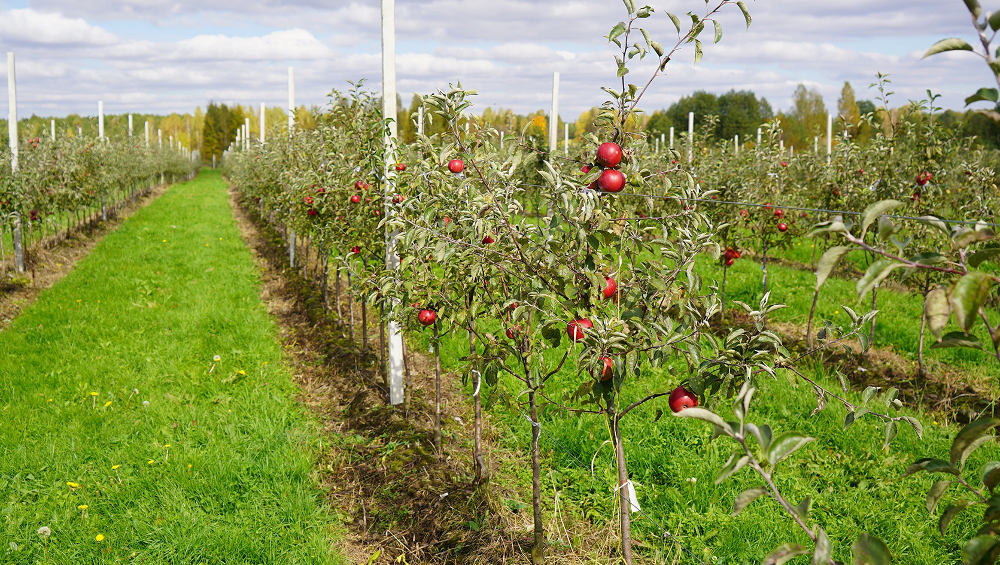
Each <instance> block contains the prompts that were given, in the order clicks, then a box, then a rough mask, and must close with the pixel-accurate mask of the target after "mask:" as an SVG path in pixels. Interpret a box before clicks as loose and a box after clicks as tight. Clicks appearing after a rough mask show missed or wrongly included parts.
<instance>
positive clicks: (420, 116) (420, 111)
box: [417, 104, 424, 135]
mask: <svg viewBox="0 0 1000 565" xmlns="http://www.w3.org/2000/svg"><path fill="white" fill-rule="evenodd" d="M417 133H419V134H420V135H423V134H424V105H423V104H420V106H418V107H417Z"/></svg>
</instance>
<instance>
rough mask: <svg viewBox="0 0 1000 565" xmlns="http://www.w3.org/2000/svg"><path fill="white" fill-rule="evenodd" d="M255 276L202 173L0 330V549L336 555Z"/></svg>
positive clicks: (288, 557)
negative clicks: (44, 530)
mask: <svg viewBox="0 0 1000 565" xmlns="http://www.w3.org/2000/svg"><path fill="white" fill-rule="evenodd" d="M258 287H259V281H258V275H257V272H256V270H255V267H254V264H253V261H252V256H251V254H250V251H249V250H248V249H247V248H246V246H245V245H244V243H243V241H242V240H241V239H240V236H239V233H238V231H237V229H236V225H235V223H234V221H233V219H232V215H231V212H230V209H229V205H228V196H227V194H226V190H225V185H224V184H223V182H222V180H221V178H220V177H219V175H218V174H217V173H214V172H204V173H202V174H201V175H200V176H199V177H198V178H197V179H196V180H194V181H192V182H189V183H184V184H180V185H178V186H175V187H173V188H171V189H170V190H169V191H168V192H167V193H166V194H164V195H163V196H162V197H160V198H159V199H158V200H157V201H155V202H153V203H152V204H151V205H150V206H149V207H147V208H145V209H143V210H140V211H139V212H138V213H136V215H135V216H134V217H132V218H131V219H129V220H128V221H126V222H125V223H124V224H123V225H122V226H121V227H120V228H119V229H118V230H116V231H115V232H113V233H111V234H109V235H108V236H107V238H106V239H105V240H104V241H103V242H102V243H101V244H100V245H99V246H98V247H97V248H96V249H95V250H94V251H93V252H92V253H91V254H90V255H89V256H88V257H87V258H86V259H84V260H83V261H81V262H80V264H79V265H78V266H77V267H76V269H75V270H74V271H73V272H71V273H70V274H69V275H68V276H67V277H66V278H65V279H64V280H62V281H61V282H60V283H58V284H57V285H55V286H54V287H52V288H51V289H49V290H47V291H45V292H44V293H42V295H41V297H40V298H39V300H38V302H37V303H36V304H34V305H33V306H32V307H30V308H29V309H27V310H26V311H25V312H24V313H23V314H22V315H21V316H20V317H19V318H18V319H16V320H15V321H14V322H13V323H12V324H11V325H10V326H9V327H8V328H7V329H6V330H4V331H3V332H2V333H0V351H2V352H3V354H2V355H0V391H3V392H2V393H0V418H2V419H3V422H4V423H3V425H2V426H0V539H2V540H3V547H0V561H2V562H4V563H125V562H128V563H282V564H288V563H331V562H333V563H338V562H341V559H340V558H339V557H338V556H336V555H334V554H333V553H332V552H331V548H332V547H333V546H334V545H335V540H336V538H337V537H338V528H339V526H335V525H331V524H337V523H338V520H336V518H335V517H334V516H331V515H330V514H329V513H328V512H327V511H325V510H324V509H323V504H322V501H321V496H322V495H321V492H320V489H319V487H318V485H317V484H316V483H315V480H314V479H313V475H312V473H313V471H314V469H313V465H314V463H315V460H316V456H317V453H318V451H319V449H320V442H321V441H322V437H321V435H320V430H319V426H318V424H317V422H316V421H314V420H313V419H312V418H311V417H310V416H309V415H308V414H307V413H306V412H305V410H304V409H303V408H302V407H300V406H299V405H298V404H297V403H296V402H295V401H294V396H295V394H296V392H297V389H296V387H295V386H294V384H293V382H292V380H291V376H290V373H289V371H288V369H287V368H286V367H285V366H284V365H283V364H282V358H281V350H280V347H279V345H278V342H277V332H276V327H275V325H274V323H273V321H272V320H271V319H270V318H269V316H268V314H267V312H266V310H265V308H264V306H263V305H262V304H261V302H260V300H259V297H258ZM214 355H219V356H221V361H220V362H219V363H215V364H214V370H213V369H212V367H213V356H214ZM136 390H137V391H138V392H137V393H136V392H134V391H136ZM94 393H96V396H93V394H94ZM168 445H169V448H168V447H167V446H168ZM115 466H118V467H117V468H114V467H115ZM67 483H74V484H78V485H79V486H78V487H76V488H74V487H72V486H70V485H68V484H67ZM79 505H87V506H88V508H87V509H86V510H85V511H81V510H79V509H78V506H79ZM42 526H46V527H48V528H50V529H51V532H52V534H51V537H49V538H48V539H47V540H44V539H43V538H42V537H41V536H39V534H38V533H37V531H38V529H39V528H40V527H42ZM98 535H103V536H104V537H103V541H97V539H96V537H97V536H98Z"/></svg>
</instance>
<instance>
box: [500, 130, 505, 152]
mask: <svg viewBox="0 0 1000 565" xmlns="http://www.w3.org/2000/svg"><path fill="white" fill-rule="evenodd" d="M503 136H504V132H503V130H500V151H503Z"/></svg>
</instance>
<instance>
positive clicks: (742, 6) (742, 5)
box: [736, 0, 751, 28]
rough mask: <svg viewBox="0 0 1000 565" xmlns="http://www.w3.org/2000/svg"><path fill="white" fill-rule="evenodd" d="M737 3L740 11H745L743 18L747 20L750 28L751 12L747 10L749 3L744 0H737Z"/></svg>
mask: <svg viewBox="0 0 1000 565" xmlns="http://www.w3.org/2000/svg"><path fill="white" fill-rule="evenodd" d="M736 5H737V6H738V7H739V8H740V11H741V12H743V19H744V20H746V21H747V28H749V27H750V22H751V19H750V12H749V11H747V5H746V4H745V3H744V2H743V0H740V1H739V2H737V3H736Z"/></svg>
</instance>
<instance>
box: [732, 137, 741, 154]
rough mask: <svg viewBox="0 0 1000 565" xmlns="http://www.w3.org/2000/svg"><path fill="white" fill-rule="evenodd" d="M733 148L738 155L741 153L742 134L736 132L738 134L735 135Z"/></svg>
mask: <svg viewBox="0 0 1000 565" xmlns="http://www.w3.org/2000/svg"><path fill="white" fill-rule="evenodd" d="M733 150H734V151H735V152H736V154H737V155H739V154H740V134H736V136H735V137H733Z"/></svg>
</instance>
